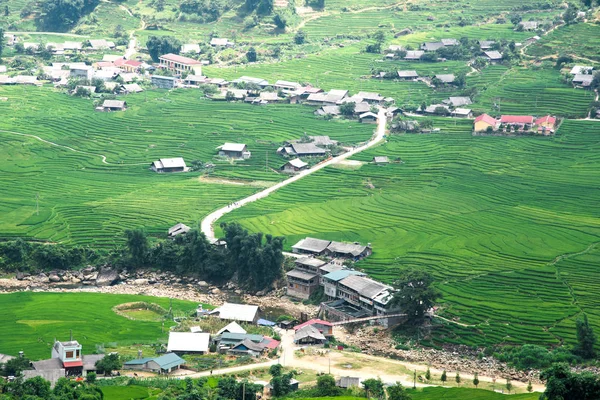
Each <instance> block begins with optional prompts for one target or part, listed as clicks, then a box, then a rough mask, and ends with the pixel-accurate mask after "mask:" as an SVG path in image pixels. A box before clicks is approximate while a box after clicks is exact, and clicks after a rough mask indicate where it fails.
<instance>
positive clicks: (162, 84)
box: [150, 75, 176, 89]
mask: <svg viewBox="0 0 600 400" xmlns="http://www.w3.org/2000/svg"><path fill="white" fill-rule="evenodd" d="M175 82H176V79H175V78H173V77H171V76H162V75H152V77H151V78H150V83H151V84H152V86H156V87H157V88H159V89H173V88H175Z"/></svg>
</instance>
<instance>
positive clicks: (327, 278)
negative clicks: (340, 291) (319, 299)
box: [323, 269, 366, 300]
mask: <svg viewBox="0 0 600 400" xmlns="http://www.w3.org/2000/svg"><path fill="white" fill-rule="evenodd" d="M351 275H356V276H366V274H365V273H364V272H360V271H354V270H352V269H340V270H338V271H333V272H330V273H328V274H325V275H323V290H324V292H325V295H326V296H327V298H328V299H329V300H333V299H336V298H337V288H338V282H339V281H341V280H342V279H345V278H347V277H349V276H351Z"/></svg>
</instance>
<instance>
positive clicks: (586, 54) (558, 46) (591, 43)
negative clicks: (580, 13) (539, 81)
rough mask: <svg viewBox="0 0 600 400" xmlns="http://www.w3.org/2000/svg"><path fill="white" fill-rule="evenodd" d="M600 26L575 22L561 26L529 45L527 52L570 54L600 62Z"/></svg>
mask: <svg viewBox="0 0 600 400" xmlns="http://www.w3.org/2000/svg"><path fill="white" fill-rule="evenodd" d="M599 47H600V26H598V25H594V24H584V23H580V24H575V25H569V26H563V27H560V28H558V29H556V30H554V31H553V32H551V33H550V34H548V35H546V36H544V37H543V38H542V39H540V40H539V41H538V42H536V43H534V44H532V45H531V46H529V47H527V50H526V52H527V54H529V55H531V56H535V57H547V56H554V57H558V55H559V54H570V55H572V56H574V57H575V58H576V59H577V58H581V59H583V61H581V62H585V59H591V60H593V61H596V62H600V54H598V48H599Z"/></svg>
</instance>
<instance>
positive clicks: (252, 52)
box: [246, 47, 257, 62]
mask: <svg viewBox="0 0 600 400" xmlns="http://www.w3.org/2000/svg"><path fill="white" fill-rule="evenodd" d="M246 59H247V60H248V62H256V60H257V55H256V49H255V48H254V47H250V48H249V49H248V52H247V53H246Z"/></svg>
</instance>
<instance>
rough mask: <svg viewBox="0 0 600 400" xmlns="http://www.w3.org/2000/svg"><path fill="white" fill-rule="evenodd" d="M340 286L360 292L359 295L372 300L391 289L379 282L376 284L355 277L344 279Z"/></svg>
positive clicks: (372, 281)
mask: <svg viewBox="0 0 600 400" xmlns="http://www.w3.org/2000/svg"><path fill="white" fill-rule="evenodd" d="M339 284H340V285H342V286H345V287H347V288H349V289H351V290H354V291H356V292H358V294H359V295H361V296H363V297H367V298H369V299H372V298H373V297H375V296H377V295H378V294H380V293H381V292H382V291H383V290H385V289H388V288H389V286H386V285H384V284H382V283H379V282H375V281H374V280H371V279H369V278H365V277H363V276H355V275H350V276H348V277H346V278H344V279H342V280H341V281H340V283H339Z"/></svg>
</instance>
